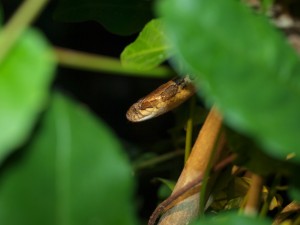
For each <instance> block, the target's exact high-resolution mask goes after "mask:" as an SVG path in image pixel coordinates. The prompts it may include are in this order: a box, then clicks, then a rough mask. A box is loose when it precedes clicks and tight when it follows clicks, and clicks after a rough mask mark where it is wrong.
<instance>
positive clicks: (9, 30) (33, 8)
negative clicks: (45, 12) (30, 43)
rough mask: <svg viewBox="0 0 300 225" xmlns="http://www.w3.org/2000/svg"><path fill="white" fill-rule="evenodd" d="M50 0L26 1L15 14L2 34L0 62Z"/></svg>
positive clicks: (0, 36) (0, 38) (0, 35)
mask: <svg viewBox="0 0 300 225" xmlns="http://www.w3.org/2000/svg"><path fill="white" fill-rule="evenodd" d="M47 2H48V0H26V1H24V2H23V3H22V5H21V6H20V7H19V8H18V10H17V11H16V12H15V13H14V15H13V17H12V18H11V19H10V20H9V21H8V23H7V24H6V25H5V26H4V27H3V29H2V30H1V33H0V46H1V47H0V49H1V51H0V62H1V61H2V60H3V59H4V58H5V56H6V54H7V53H8V52H9V50H10V49H11V47H12V46H13V45H14V43H15V42H16V40H17V39H18V38H19V37H20V35H21V34H22V33H23V32H24V30H25V29H26V28H27V27H28V25H29V24H30V23H32V21H33V20H34V19H35V18H36V16H37V15H38V14H39V13H40V12H41V11H42V9H43V7H44V6H45V5H46V3H47Z"/></svg>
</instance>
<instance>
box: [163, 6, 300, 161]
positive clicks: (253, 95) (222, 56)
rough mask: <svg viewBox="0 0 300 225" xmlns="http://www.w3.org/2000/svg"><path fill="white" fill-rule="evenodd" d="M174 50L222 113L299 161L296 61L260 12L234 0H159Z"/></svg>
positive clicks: (274, 149)
mask: <svg viewBox="0 0 300 225" xmlns="http://www.w3.org/2000/svg"><path fill="white" fill-rule="evenodd" d="M159 3H160V5H159V6H160V7H159V12H160V14H161V15H162V16H164V17H165V18H164V19H165V22H166V27H167V30H168V34H169V36H168V37H169V38H170V39H171V40H172V41H171V43H172V45H173V46H175V50H176V52H177V53H178V57H179V58H180V59H181V60H182V61H183V62H184V63H185V65H186V66H187V67H188V69H189V71H190V72H193V73H194V74H195V75H196V76H197V77H198V78H199V80H196V82H197V83H198V84H199V86H200V85H201V89H202V90H203V92H204V93H205V95H206V97H207V99H208V100H209V102H210V103H211V104H212V103H216V105H217V106H218V108H219V109H220V110H221V111H222V113H223V115H224V117H225V119H226V121H227V122H228V123H229V124H230V125H231V126H233V127H235V128H236V129H238V130H240V131H242V132H244V133H247V134H248V135H250V136H252V137H254V138H255V139H256V140H257V141H258V142H260V143H262V144H263V146H264V148H265V149H266V151H267V152H268V154H270V155H273V156H276V157H281V158H285V157H287V155H288V154H289V153H294V154H295V157H294V159H295V160H297V161H298V162H299V161H300V138H299V136H300V119H299V115H300V103H299V99H300V75H299V71H300V64H299V60H298V56H297V55H296V53H295V52H294V50H293V49H292V48H291V47H290V46H289V45H288V43H287V42H286V40H285V39H284V38H283V37H282V35H280V34H279V32H278V31H277V30H275V29H274V28H273V27H272V26H271V25H270V24H269V22H268V21H267V19H266V18H263V17H261V16H260V15H257V14H255V13H253V12H252V11H251V10H250V9H248V8H246V7H245V6H244V5H242V4H241V2H239V1H235V0H228V1H223V0H216V1H204V0H165V1H160V2H159Z"/></svg>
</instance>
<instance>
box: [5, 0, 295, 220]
mask: <svg viewBox="0 0 300 225" xmlns="http://www.w3.org/2000/svg"><path fill="white" fill-rule="evenodd" d="M28 2H32V3H33V4H34V3H35V0H28ZM152 3H153V2H152V1H138V0H127V1H122V0H112V1H108V0H103V1H97V0H88V1H79V0H76V1H70V0H60V1H59V2H58V5H57V8H56V10H55V13H54V14H55V18H56V19H58V20H60V21H72V22H79V21H80V22H82V21H87V20H95V21H97V22H99V23H101V24H102V25H103V26H104V27H105V28H107V29H108V30H109V31H110V32H114V33H117V34H121V35H125V34H132V33H134V32H137V31H140V30H141V29H142V28H143V27H144V28H143V29H142V31H141V32H140V33H139V35H138V36H137V38H136V40H135V41H134V42H132V43H131V44H129V45H128V46H127V47H126V48H124V51H123V52H122V54H121V58H120V60H115V59H111V58H109V57H95V56H94V55H90V54H87V55H84V54H76V52H75V51H64V50H63V49H60V50H58V49H55V47H54V46H52V45H51V44H50V43H49V42H48V41H47V37H44V36H43V34H42V32H40V31H37V30H34V29H33V28H31V27H29V26H28V25H25V31H24V32H19V33H20V36H19V37H18V38H17V40H16V41H15V43H13V46H12V47H11V49H9V52H8V53H7V54H5V55H4V56H5V58H3V59H0V129H1V130H2V131H3V132H2V133H1V136H0V162H1V170H0V171H1V172H0V181H1V182H0V220H1V221H3V223H5V224H7V225H14V224H16V225H17V224H31V225H35V224H107V225H115V224H120V225H126V224H128V225H129V224H130V225H134V224H137V223H138V219H137V218H136V216H135V212H134V211H135V209H134V203H132V202H133V201H132V194H133V190H134V181H133V178H132V171H131V170H132V169H131V165H130V164H129V162H128V158H127V155H125V154H124V149H123V148H122V146H121V144H120V139H119V138H117V137H116V136H115V135H114V134H113V132H112V131H111V130H110V128H108V127H107V126H106V125H105V123H104V122H103V121H102V120H101V119H100V118H96V116H95V115H93V113H91V112H89V111H88V110H87V109H86V108H85V107H84V106H82V103H81V102H79V100H73V99H71V98H70V97H67V96H66V95H65V94H63V93H61V92H58V91H56V90H53V89H51V88H50V87H51V85H52V84H53V77H54V75H55V68H56V66H57V64H59V65H67V66H71V67H73V68H77V69H78V68H81V69H82V68H84V69H90V70H93V71H97V70H98V71H105V72H112V73H116V72H118V73H123V74H126V75H128V76H129V75H130V74H131V72H132V75H133V74H134V76H141V77H142V76H143V75H144V77H145V76H149V75H151V70H152V69H153V70H155V69H157V70H156V74H153V77H154V76H159V77H165V76H168V75H170V71H172V70H171V69H169V68H168V69H166V67H161V64H162V63H164V62H165V61H166V60H170V62H171V63H170V64H171V66H173V67H174V69H175V70H177V71H179V70H180V71H179V72H178V74H182V71H184V73H189V74H192V75H193V77H194V82H195V83H196V85H197V86H198V88H199V89H198V95H199V96H200V97H202V98H203V99H204V101H205V102H206V103H207V106H211V105H213V104H214V105H216V106H217V107H218V109H219V110H220V111H221V112H222V115H223V116H224V118H225V123H226V125H228V126H230V127H231V129H227V128H226V129H224V131H225V132H226V135H227V140H228V143H227V147H228V149H230V151H231V152H235V153H237V154H238V156H239V157H238V159H237V161H236V164H237V165H239V166H241V168H242V170H243V171H245V170H246V172H245V174H247V172H249V171H250V172H251V173H255V174H259V175H262V176H263V177H265V178H268V179H269V180H270V183H268V184H266V185H265V186H263V189H262V195H263V198H262V203H263V207H262V209H261V212H260V213H261V215H262V216H264V215H265V214H266V213H265V212H264V210H265V209H266V211H267V212H268V211H271V210H274V209H275V210H278V214H280V212H281V207H284V206H286V205H289V203H290V199H288V197H286V195H287V194H288V195H289V197H290V198H291V199H292V200H297V201H299V200H300V194H299V193H300V191H299V190H300V182H299V179H298V176H297V175H298V174H297V171H298V169H299V160H300V157H299V154H300V152H299V151H300V139H299V138H298V136H299V135H300V122H299V121H300V120H299V119H298V117H299V115H300V107H299V103H298V101H299V100H298V99H299V97H300V96H299V93H300V92H299V87H300V86H299V81H300V80H299V76H298V70H299V69H300V64H299V59H298V56H297V55H296V53H295V52H294V50H293V49H292V48H291V46H290V45H288V44H287V43H286V40H285V38H284V36H283V35H282V34H281V33H280V32H279V31H278V30H276V29H274V27H273V25H271V24H270V23H269V20H268V18H266V17H265V15H264V14H260V13H257V12H256V13H253V11H252V9H249V8H247V7H245V5H244V4H241V2H239V1H235V0H228V1H221V0H212V1H204V0H164V1H157V12H158V14H159V15H160V16H161V17H162V18H159V19H157V18H156V19H152V20H150V19H151V18H152V12H151V6H152ZM272 3H273V2H272V1H264V2H263V8H264V10H265V11H264V10H262V11H263V12H266V11H268V8H269V7H271V5H272ZM29 9H30V7H29ZM40 10H41V9H40ZM18 13H19V12H17V13H16V14H18ZM22 16H24V18H25V17H26V16H28V15H27V14H26V15H25V14H24V15H22ZM2 17H3V15H2V11H1V9H0V19H1V20H2ZM24 21H26V20H25V19H24ZM147 21H150V22H148V23H147V24H146V25H145V23H146V22H147ZM1 22H2V21H1ZM12 24H13V25H14V26H16V27H15V29H16V30H18V29H19V27H18V26H19V25H18V23H15V24H14V23H12ZM7 26H8V25H7V24H4V26H2V24H1V31H3V30H5V29H6V28H7ZM1 34H2V33H0V45H1V37H2V36H1ZM0 49H1V46H0ZM66 56H67V57H66ZM64 57H65V58H64ZM66 58H67V59H66ZM70 59H71V60H70ZM68 60H69V61H68ZM72 60H73V61H72ZM121 63H122V64H123V66H124V68H122V67H121V66H120V65H121ZM101 64H105V66H104V67H101ZM78 65H80V66H78ZM99 65H100V66H99ZM113 67H118V68H117V69H116V68H113ZM110 68H111V69H110ZM128 68H130V69H128ZM145 71H147V72H145ZM191 108H192V107H191ZM201 110H202V111H203V109H202V108H201ZM201 110H199V109H198V108H197V107H196V110H195V112H196V114H198V115H194V117H196V118H192V119H194V122H195V121H196V122H195V123H194V129H195V130H199V127H200V126H201V124H202V123H203V118H202V117H203V115H204V114H206V112H205V113H203V112H201V115H200V113H198V112H200V111H201ZM186 117H193V115H188V114H187V113H186V112H185V114H184V116H181V117H180V116H179V117H178V118H179V119H178V120H177V124H176V125H175V126H174V127H173V130H172V129H170V131H171V132H172V135H173V136H176V135H177V134H178V133H180V132H182V130H183V128H182V127H183V126H185V125H184V124H185V123H186ZM200 117H201V118H200ZM182 118H184V119H182ZM174 139H176V141H177V143H182V142H183V141H182V140H183V139H177V136H176V137H174ZM165 143H167V144H168V145H170V142H168V141H166V142H165ZM145 154H147V153H145ZM180 154H182V153H181V152H180V151H177V152H176V155H180ZM174 155H175V153H174ZM151 157H152V158H150V161H151V160H152V162H156V163H157V162H158V161H163V160H165V159H166V158H169V157H170V155H167V156H164V157H161V158H159V156H157V154H154V153H153V154H152V155H151ZM171 157H172V155H171ZM153 158H155V159H154V160H153ZM147 159H149V157H148V158H147ZM137 162H138V163H140V164H138V163H137ZM136 163H137V165H143V166H144V167H145V165H146V166H148V165H149V163H148V164H147V163H144V162H142V163H141V162H139V161H138V160H136ZM153 164H154V163H152V166H149V167H151V169H153V170H154V169H155V168H154V166H153ZM172 166H173V165H172ZM141 167H142V166H140V167H139V166H136V167H135V169H136V168H141ZM245 168H246V169H245ZM136 170H138V169H136ZM174 170H175V169H174ZM159 177H161V178H159V180H160V181H162V183H163V186H161V188H160V189H159V190H160V192H161V193H160V194H161V195H163V196H164V197H165V193H169V191H170V190H166V186H168V187H170V188H171V189H172V188H173V186H174V184H173V182H170V180H173V178H167V179H165V178H162V176H159ZM281 178H282V180H284V181H285V183H284V184H286V183H288V186H289V187H290V189H289V190H288V191H286V189H285V188H282V187H281V186H280V185H281V183H280V181H281ZM250 186H251V181H250V180H249V179H248V178H247V177H246V176H243V175H241V176H240V177H239V176H235V175H233V173H232V171H231V170H230V171H229V170H227V171H225V172H224V173H223V176H222V177H221V178H220V179H219V180H218V182H217V185H216V187H214V188H213V194H214V196H215V199H214V200H213V202H212V204H211V205H210V206H209V207H208V210H207V212H208V213H210V214H214V213H218V215H217V216H212V215H210V216H209V217H204V218H201V219H198V220H196V221H194V222H193V224H194V225H196V224H213V225H215V224H220V225H223V224H246V225H247V224H253V223H255V224H261V225H265V224H270V222H269V221H268V220H266V219H265V218H260V219H258V218H255V217H247V216H245V215H239V214H237V213H235V212H231V213H223V211H226V210H231V211H235V210H238V209H240V208H243V207H244V203H245V201H246V200H247V199H248V198H249V196H247V193H248V189H249V187H250ZM280 191H283V192H284V193H283V195H282V196H283V197H282V196H281V195H280ZM250 197H252V196H250ZM282 198H284V199H283V200H282ZM155 203H156V202H155ZM273 212H274V211H273ZM16 215H17V216H16ZM297 217H298V215H296V216H295V217H292V219H295V221H296V222H297V221H298V220H297Z"/></svg>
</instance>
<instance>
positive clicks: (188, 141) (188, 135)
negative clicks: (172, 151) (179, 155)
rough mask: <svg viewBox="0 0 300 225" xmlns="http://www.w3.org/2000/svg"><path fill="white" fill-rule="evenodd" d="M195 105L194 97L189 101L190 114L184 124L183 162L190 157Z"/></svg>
mask: <svg viewBox="0 0 300 225" xmlns="http://www.w3.org/2000/svg"><path fill="white" fill-rule="evenodd" d="M195 105H196V97H195V96H193V97H192V98H191V100H190V114H189V118H188V121H187V123H186V136H185V151H184V162H186V161H187V159H188V158H189V156H190V153H191V149H192V139H193V123H194V122H193V118H194V112H195Z"/></svg>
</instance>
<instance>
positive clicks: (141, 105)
mask: <svg viewBox="0 0 300 225" xmlns="http://www.w3.org/2000/svg"><path fill="white" fill-rule="evenodd" d="M194 93H195V87H194V86H193V84H192V82H191V80H190V79H189V77H188V76H186V77H184V78H175V79H173V80H170V81H168V82H167V83H165V84H163V85H161V86H160V87H158V88H157V89H156V90H154V91H153V92H151V93H150V94H148V95H147V96H145V97H144V98H141V99H140V100H138V101H137V102H136V103H135V104H133V105H132V106H131V107H130V108H129V110H128V111H127V113H126V117H127V119H128V120H129V121H131V122H141V121H144V120H148V119H151V118H154V117H157V116H159V115H161V114H163V113H166V112H168V111H170V110H172V109H174V108H176V107H177V106H179V105H180V104H182V103H183V102H184V101H186V100H187V99H188V98H190V97H191V96H192V95H193V94H194Z"/></svg>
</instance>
